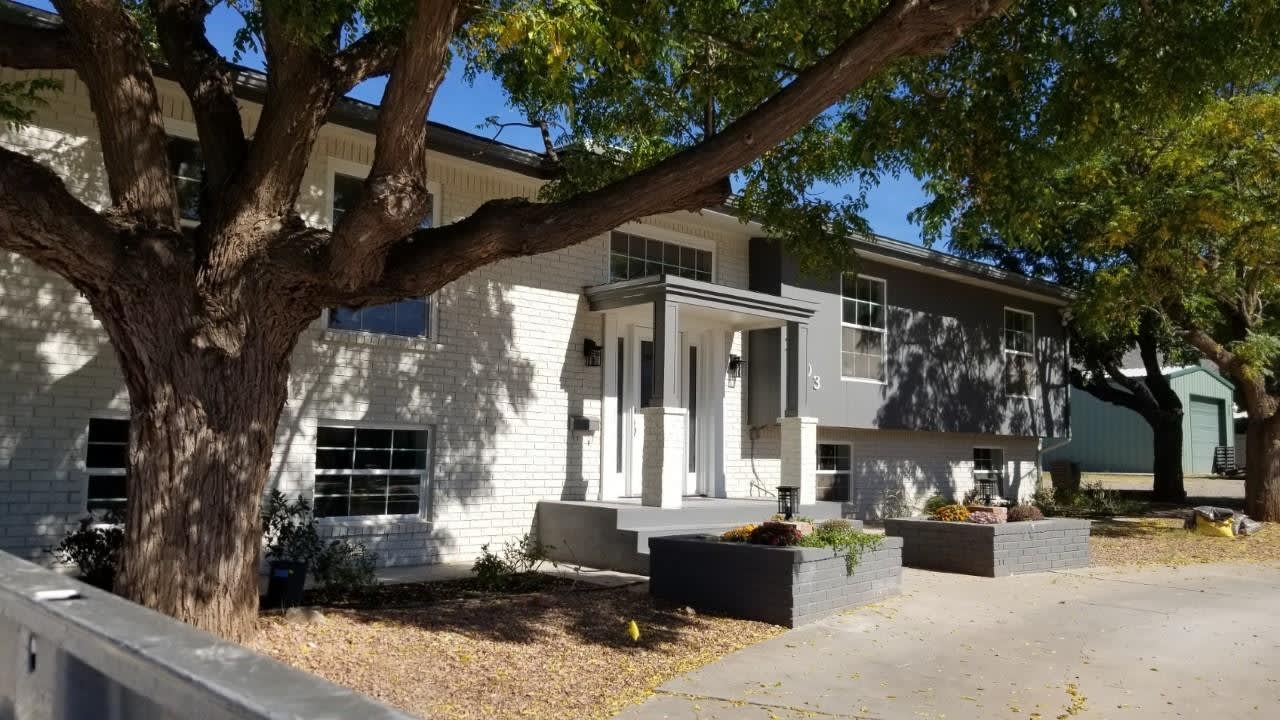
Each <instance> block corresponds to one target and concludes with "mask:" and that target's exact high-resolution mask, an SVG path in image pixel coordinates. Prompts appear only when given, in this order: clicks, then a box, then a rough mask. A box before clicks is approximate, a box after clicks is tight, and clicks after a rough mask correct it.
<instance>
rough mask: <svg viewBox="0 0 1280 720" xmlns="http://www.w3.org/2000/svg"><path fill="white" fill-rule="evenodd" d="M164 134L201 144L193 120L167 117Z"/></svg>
mask: <svg viewBox="0 0 1280 720" xmlns="http://www.w3.org/2000/svg"><path fill="white" fill-rule="evenodd" d="M164 134H165V136H166V138H169V137H175V138H178V139H180V140H190V141H191V142H194V143H195V144H196V145H199V144H200V133H199V131H197V130H196V124H195V123H192V122H187V121H186V120H175V119H173V118H169V117H167V118H165V119H164ZM203 151H204V148H201V152H203ZM167 152H168V149H167V148H166V156H165V164H166V169H167V165H168V162H169V158H168V155H167ZM178 223H179V224H180V225H181V226H182V227H184V228H196V227H200V221H199V220H189V219H187V218H178ZM99 419H101V418H99Z"/></svg>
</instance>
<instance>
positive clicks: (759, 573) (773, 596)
mask: <svg viewBox="0 0 1280 720" xmlns="http://www.w3.org/2000/svg"><path fill="white" fill-rule="evenodd" d="M649 552H650V559H649V593H650V594H651V595H653V596H654V597H656V598H661V599H663V600H669V601H671V602H675V603H679V604H681V605H688V606H691V607H693V608H695V609H697V610H703V611H707V612H714V613H719V614H724V615H729V616H732V617H737V618H743V619H746V620H760V621H763V622H768V623H773V624H775V625H785V626H786V627H796V626H797V625H803V624H805V623H809V622H813V621H814V620H817V619H819V618H821V617H823V616H825V615H830V614H831V613H834V612H838V611H840V610H842V609H844V608H849V607H853V606H855V605H862V604H864V603H869V602H872V601H875V600H879V599H881V598H884V597H887V596H890V595H897V594H898V592H899V591H900V590H901V587H902V540H901V539H900V538H885V539H884V541H883V542H882V543H881V544H880V547H879V548H878V549H876V550H866V551H864V552H863V553H862V556H861V557H860V558H859V561H858V566H857V567H856V568H855V569H854V572H853V574H852V575H849V574H848V572H847V570H846V567H845V554H844V552H839V553H837V552H835V551H833V550H832V549H831V548H777V547H769V546H767V545H751V544H748V543H734V542H723V541H721V540H720V539H719V538H716V537H714V536H710V535H678V536H672V537H655V538H652V539H650V540H649Z"/></svg>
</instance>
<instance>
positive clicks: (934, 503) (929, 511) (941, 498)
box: [924, 495, 956, 516]
mask: <svg viewBox="0 0 1280 720" xmlns="http://www.w3.org/2000/svg"><path fill="white" fill-rule="evenodd" d="M955 504H956V501H955V500H952V499H951V498H949V497H947V496H946V495H930V496H929V499H928V500H925V501H924V514H925V515H929V516H932V515H933V514H934V513H936V512H938V509H939V508H942V507H946V506H947V505H955Z"/></svg>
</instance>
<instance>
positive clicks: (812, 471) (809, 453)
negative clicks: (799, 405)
mask: <svg viewBox="0 0 1280 720" xmlns="http://www.w3.org/2000/svg"><path fill="white" fill-rule="evenodd" d="M778 423H779V424H781V425H782V484H783V485H799V486H800V504H801V505H810V504H812V503H814V502H817V500H818V485H817V478H816V474H817V472H818V418H813V417H784V418H778Z"/></svg>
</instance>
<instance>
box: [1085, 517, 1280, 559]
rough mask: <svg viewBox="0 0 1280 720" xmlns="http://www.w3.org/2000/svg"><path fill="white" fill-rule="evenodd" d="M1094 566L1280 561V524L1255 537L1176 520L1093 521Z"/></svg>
mask: <svg viewBox="0 0 1280 720" xmlns="http://www.w3.org/2000/svg"><path fill="white" fill-rule="evenodd" d="M1089 551H1090V555H1091V556H1092V563H1091V564H1093V565H1194V564H1196V563H1216V562H1280V527H1277V526H1276V524H1274V523H1267V524H1265V525H1263V528H1262V531H1261V532H1259V533H1257V534H1256V535H1249V536H1246V537H1236V538H1215V537H1206V536H1204V535H1197V534H1195V533H1191V532H1187V531H1186V530H1184V529H1182V520H1181V519H1176V518H1116V519H1114V520H1095V521H1094V523H1093V530H1092V533H1091V535H1090V538H1089Z"/></svg>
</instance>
